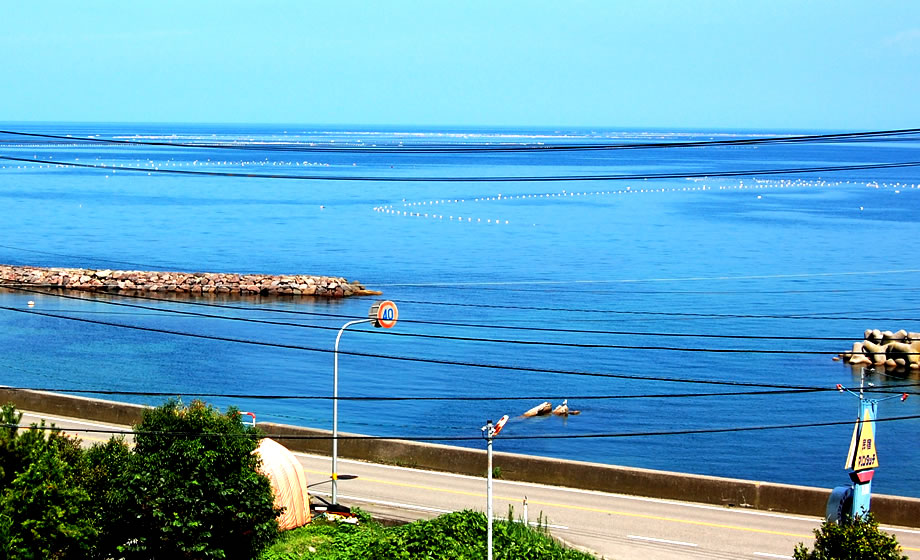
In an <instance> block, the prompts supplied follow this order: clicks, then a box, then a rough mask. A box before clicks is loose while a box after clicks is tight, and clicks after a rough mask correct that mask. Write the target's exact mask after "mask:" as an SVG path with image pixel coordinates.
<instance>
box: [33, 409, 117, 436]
mask: <svg viewBox="0 0 920 560" xmlns="http://www.w3.org/2000/svg"><path fill="white" fill-rule="evenodd" d="M26 414H28V415H30V416H34V417H36V418H39V419H42V420H49V421H51V422H69V423H71V424H80V425H83V426H93V427H96V428H105V429H108V430H112V431H115V430H117V429H118V428H122V427H123V426H119V425H117V424H94V423H93V422H86V421H84V420H74V419H73V418H59V417H57V416H48V415H46V414H35V413H31V412H30V413H26ZM55 427H57V428H60V426H55ZM61 430H62V431H67V429H66V428H61ZM130 430H131V428H125V429H124V431H130Z"/></svg>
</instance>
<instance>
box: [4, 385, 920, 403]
mask: <svg viewBox="0 0 920 560" xmlns="http://www.w3.org/2000/svg"><path fill="white" fill-rule="evenodd" d="M0 389H6V390H11V391H40V392H45V393H75V394H85V395H109V396H134V397H179V396H182V397H206V398H221V399H252V400H307V401H310V400H318V401H325V400H328V401H331V400H336V397H332V396H330V395H248V394H241V393H200V392H191V393H189V392H185V391H183V392H170V391H115V390H111V389H69V388H61V387H6V386H0ZM832 391H837V389H836V388H831V387H813V388H808V389H771V390H762V391H724V392H713V393H644V394H633V395H529V396H520V395H518V396H500V395H487V396H456V395H454V396H437V397H419V396H372V397H371V396H351V397H342V396H339V397H338V398H337V400H340V401H384V402H386V401H458V402H475V401H538V400H550V401H551V400H560V399H570V400H573V401H574V400H579V401H589V400H620V399H626V400H630V399H656V398H662V399H672V398H697V397H742V396H749V395H754V396H757V395H789V394H796V393H818V392H832ZM872 392H878V393H886V394H902V391H889V390H887V388H886V389H880V390H873V391H872ZM908 394H914V393H908Z"/></svg>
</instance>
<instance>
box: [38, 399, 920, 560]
mask: <svg viewBox="0 0 920 560" xmlns="http://www.w3.org/2000/svg"><path fill="white" fill-rule="evenodd" d="M24 413H25V414H27V415H31V416H34V417H36V418H44V419H45V420H50V421H52V422H55V421H57V422H71V423H73V424H81V425H84V426H94V427H97V428H109V429H117V428H122V427H123V428H124V429H125V431H130V430H131V428H130V427H124V426H121V425H119V424H96V423H93V422H87V421H84V420H77V419H75V418H60V417H57V416H48V415H45V414H37V413H34V412H29V411H24ZM65 431H66V430H65ZM293 453H294V455H299V456H301V457H307V458H310V459H317V460H327V461H328V460H331V458H330V457H327V456H325V455H315V454H312V453H303V452H300V451H294V452H293ZM339 461H340V462H342V463H352V464H356V465H365V466H369V467H376V468H380V469H390V470H399V471H405V472H418V471H422V472H425V473H428V474H432V475H437V476H444V477H448V478H460V479H465V480H481V479H482V478H483V477H478V476H470V475H466V474H458V473H448V472H440V471H429V470H426V469H413V468H411V467H400V466H397V465H382V464H379V463H370V462H367V461H357V460H354V459H339ZM495 484H496V485H500V484H506V485H510V486H525V487H541V488H551V489H553V490H558V491H562V492H571V493H574V494H586V495H591V496H610V497H614V498H620V499H623V500H633V501H636V502H649V503H656V504H671V505H676V506H681V507H688V508H696V509H706V510H711V511H727V512H732V513H740V514H744V515H757V516H762V517H773V518H777V519H791V520H797V521H815V520H818V519H820V518H816V517H808V516H799V515H785V514H781V513H770V512H765V511H757V510H748V509H730V508H727V507H724V506H714V505H707V504H696V503H690V502H679V501H676V500H664V499H661V498H646V497H643V496H629V495H626V494H615V493H612V492H601V491H598V490H582V489H580V488H569V487H566V486H550V485H547V484H538V483H534V482H519V481H514V480H496V481H495ZM879 527H880V528H882V529H885V530H886V531H897V532H899V533H911V534H914V535H920V531H915V530H912V529H906V528H903V527H895V526H891V525H880V526H879ZM784 558H786V557H784Z"/></svg>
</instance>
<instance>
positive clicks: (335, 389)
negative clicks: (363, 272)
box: [253, 300, 399, 505]
mask: <svg viewBox="0 0 920 560" xmlns="http://www.w3.org/2000/svg"><path fill="white" fill-rule="evenodd" d="M398 318H399V310H398V309H397V308H396V304H395V303H393V302H392V301H389V300H387V301H377V302H374V304H373V305H372V306H371V308H370V311H368V313H367V319H358V320H356V321H349V322H347V323H345V324H344V325H342V328H341V329H339V334H337V335H336V336H335V347H334V349H333V358H332V359H333V363H332V475H331V478H332V503H333V505H338V503H339V469H338V465H339V340H341V339H342V333H344V332H345V329H347V328H348V327H350V326H352V325H358V324H361V323H373V325H374V326H375V327H383V328H385V329H391V328H393V326H394V325H396V321H397V319H398ZM253 423H255V417H253Z"/></svg>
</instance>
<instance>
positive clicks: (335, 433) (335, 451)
mask: <svg viewBox="0 0 920 560" xmlns="http://www.w3.org/2000/svg"><path fill="white" fill-rule="evenodd" d="M371 321H373V319H358V320H357V321H349V322H347V323H345V324H344V325H342V328H341V329H339V334H338V335H336V337H335V352H334V355H335V357H334V358H333V360H334V364H333V367H332V503H333V504H334V505H338V503H339V501H338V499H339V487H338V486H339V485H338V483H339V470H338V462H339V461H338V458H339V340H340V339H341V338H342V333H343V332H345V329H347V328H348V327H350V326H352V325H357V324H360V323H370V322H371Z"/></svg>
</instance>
